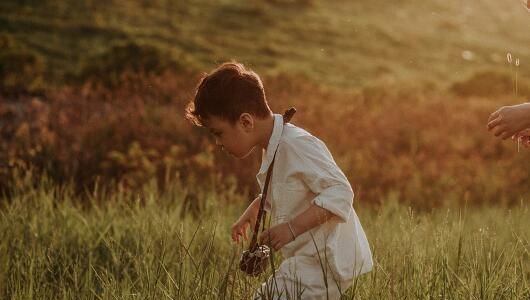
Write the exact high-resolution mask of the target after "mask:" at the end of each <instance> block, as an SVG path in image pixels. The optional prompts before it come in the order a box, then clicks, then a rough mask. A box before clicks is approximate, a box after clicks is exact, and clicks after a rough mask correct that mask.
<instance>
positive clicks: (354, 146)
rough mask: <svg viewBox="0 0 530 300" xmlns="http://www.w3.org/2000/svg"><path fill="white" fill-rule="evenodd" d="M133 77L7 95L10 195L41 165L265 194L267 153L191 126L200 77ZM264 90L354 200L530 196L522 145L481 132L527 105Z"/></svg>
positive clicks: (412, 92)
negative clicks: (291, 109)
mask: <svg viewBox="0 0 530 300" xmlns="http://www.w3.org/2000/svg"><path fill="white" fill-rule="evenodd" d="M128 76H129V79H128V80H126V81H124V82H122V83H121V84H120V85H119V86H118V87H116V88H112V89H108V88H104V87H101V86H99V87H98V86H93V85H89V84H87V85H85V86H83V87H81V88H78V87H74V88H64V89H60V90H57V91H54V92H48V93H47V94H46V95H45V97H44V98H39V97H19V98H17V99H16V100H12V99H11V98H4V99H2V100H1V101H0V116H2V118H1V119H0V120H1V121H0V122H1V123H0V124H2V127H1V128H0V133H1V134H2V140H1V142H0V147H1V150H2V151H1V152H0V157H1V160H2V161H4V162H6V164H7V166H6V165H4V166H3V167H2V166H0V170H2V172H3V175H2V176H3V177H2V178H3V180H2V181H0V182H2V183H3V184H4V185H3V188H4V189H5V188H7V187H8V186H9V183H8V178H9V176H8V175H9V173H10V171H9V170H13V169H15V168H19V169H21V170H24V169H25V168H28V167H35V168H36V169H35V170H44V171H46V172H47V173H48V174H49V175H50V176H51V177H52V178H54V180H56V181H58V182H69V181H73V182H75V183H76V184H77V185H78V186H79V188H80V189H83V187H90V186H93V185H94V183H95V181H96V180H97V179H98V178H99V179H100V180H101V183H105V184H109V185H112V183H116V184H119V185H123V187H126V188H132V189H135V188H139V187H141V186H142V184H143V183H145V182H149V181H150V180H151V179H155V180H156V181H157V182H158V184H159V186H160V187H161V188H163V187H164V186H165V182H167V181H168V180H169V179H172V178H180V179H183V180H189V182H190V183H191V182H193V184H199V185H201V184H207V185H208V184H210V183H211V182H212V181H211V180H213V179H212V178H218V177H219V176H225V177H226V176H231V175H232V176H235V177H236V178H237V179H238V181H239V183H240V185H239V187H240V188H241V189H242V190H243V189H245V190H248V191H249V192H251V193H257V192H258V191H257V190H256V182H255V177H254V175H255V174H256V172H257V170H258V167H259V162H260V153H259V151H256V152H255V153H253V155H251V156H250V157H249V158H247V159H245V160H241V161H238V160H236V159H233V158H230V157H228V155H226V154H223V153H222V152H221V151H219V150H216V149H215V148H214V142H213V140H212V138H211V137H210V136H209V135H208V134H207V131H206V130H202V129H200V128H194V127H192V126H191V125H190V124H188V123H187V122H186V121H185V120H184V118H183V111H184V107H185V104H186V103H187V101H188V100H189V99H191V97H192V95H193V87H194V86H195V84H196V82H197V75H189V74H187V73H180V74H174V73H164V74H162V75H140V74H136V75H135V74H131V75H128ZM265 86H266V89H267V95H268V99H269V101H270V103H271V105H272V108H273V110H274V111H276V112H282V111H283V110H284V109H286V108H287V107H288V106H291V105H293V106H295V107H297V109H298V113H297V114H296V115H295V117H294V119H293V123H294V124H296V125H299V126H301V127H303V128H305V129H307V130H308V131H309V132H311V133H313V134H315V135H316V136H317V137H319V138H320V139H322V140H323V141H324V142H325V143H326V144H327V145H328V147H329V148H330V150H331V153H332V154H333V155H334V157H335V160H336V161H337V163H338V164H339V166H340V167H341V168H342V169H343V170H344V172H345V174H346V175H347V177H348V178H349V179H350V181H351V183H352V186H353V189H354V192H355V194H356V201H364V202H370V203H380V202H381V201H383V200H382V199H385V198H386V197H387V196H388V195H390V194H392V195H396V197H397V198H399V200H400V201H402V202H406V203H410V204H411V205H414V206H415V207H423V208H430V207H432V206H436V205H440V204H442V203H444V202H460V201H462V199H465V200H466V201H469V202H479V203H498V202H502V203H519V202H520V200H521V199H528V196H529V194H528V189H527V186H528V183H527V179H528V176H529V173H528V172H529V171H528V167H527V166H528V164H527V160H526V153H527V152H526V150H524V149H523V150H522V152H520V153H518V152H517V147H516V145H515V143H510V142H501V141H497V140H496V139H494V138H493V137H492V136H491V134H489V133H488V132H487V131H486V129H485V122H486V120H487V117H488V115H489V113H491V111H493V110H494V109H495V108H496V107H498V106H499V105H501V104H502V105H504V104H508V103H510V102H512V103H516V102H518V101H521V100H519V99H516V98H511V97H504V98H502V97H499V98H498V99H495V100H492V99H488V98H479V97H462V96H450V95H446V94H438V93H435V92H432V91H431V90H430V87H429V86H419V85H410V84H409V85H403V84H402V85H373V86H370V87H367V88H365V89H364V90H363V91H361V92H359V93H346V92H342V93H340V92H333V91H324V90H322V89H320V88H318V87H316V86H314V85H311V84H308V83H304V82H302V81H300V80H297V79H293V78H289V77H287V76H284V75H281V76H277V77H270V78H265ZM215 180H216V179H215Z"/></svg>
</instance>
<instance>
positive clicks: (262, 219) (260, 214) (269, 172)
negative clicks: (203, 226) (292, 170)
mask: <svg viewBox="0 0 530 300" xmlns="http://www.w3.org/2000/svg"><path fill="white" fill-rule="evenodd" d="M295 113H296V109H295V108H294V107H291V108H289V109H288V110H286V111H285V113H284V114H283V123H284V124H285V123H288V122H289V121H291V118H292V117H293V115H294V114H295ZM276 151H278V148H276V150H275V151H274V156H273V157H272V162H271V164H270V166H269V168H268V169H267V177H266V179H265V185H264V186H263V191H262V194H261V199H260V203H259V211H258V217H257V218H256V224H255V225H254V232H253V233H252V241H251V242H250V245H249V250H250V251H251V252H252V251H254V250H255V249H256V247H258V233H259V228H260V225H261V224H260V223H261V222H263V227H262V229H261V231H263V230H264V229H265V216H266V214H265V209H264V206H265V200H266V199H267V191H268V189H269V183H270V180H271V175H272V169H273V166H274V160H275V159H276Z"/></svg>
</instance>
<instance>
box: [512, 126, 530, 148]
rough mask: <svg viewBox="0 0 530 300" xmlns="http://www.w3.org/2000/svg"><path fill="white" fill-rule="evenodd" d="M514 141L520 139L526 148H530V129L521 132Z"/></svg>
mask: <svg viewBox="0 0 530 300" xmlns="http://www.w3.org/2000/svg"><path fill="white" fill-rule="evenodd" d="M514 139H516V140H517V139H520V140H521V144H523V146H525V147H526V148H530V128H527V129H524V130H522V131H520V132H519V133H518V134H517V135H515V136H514Z"/></svg>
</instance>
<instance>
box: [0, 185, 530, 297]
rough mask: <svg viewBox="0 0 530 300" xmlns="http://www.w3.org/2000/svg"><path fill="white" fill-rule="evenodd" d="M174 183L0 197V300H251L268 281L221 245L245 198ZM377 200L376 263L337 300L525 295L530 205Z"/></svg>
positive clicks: (529, 290)
mask: <svg viewBox="0 0 530 300" xmlns="http://www.w3.org/2000/svg"><path fill="white" fill-rule="evenodd" d="M171 187H172V188H170V189H168V190H167V191H166V192H164V193H159V192H157V189H156V188H154V186H152V185H151V186H150V185H146V186H145V188H144V190H143V191H141V192H137V193H129V192H125V191H114V192H110V191H105V190H101V189H99V190H97V189H96V190H93V191H91V192H88V193H87V194H88V195H89V198H90V203H88V204H87V203H85V204H84V205H81V204H80V202H79V201H77V199H75V198H74V197H73V196H72V195H73V192H72V189H71V188H69V187H68V186H56V185H54V184H52V183H51V182H50V181H47V180H46V179H43V180H42V181H41V182H40V184H39V185H38V186H35V187H29V186H28V187H24V188H23V189H22V188H18V189H16V192H15V193H13V195H14V196H13V197H10V198H9V199H8V198H5V197H4V198H2V199H0V201H1V202H0V203H1V208H0V236H1V237H2V239H0V297H1V298H4V299H61V298H62V299H248V298H249V297H250V296H251V295H252V294H253V292H254V290H255V289H256V288H257V287H258V285H259V283H260V282H261V281H262V280H265V278H266V276H267V274H265V275H263V276H261V277H260V278H249V277H246V276H244V275H243V274H242V273H241V272H240V271H238V268H237V262H238V259H239V255H240V252H241V250H242V248H243V245H234V244H232V243H231V242H230V241H229V227H230V224H231V222H232V221H233V220H235V218H236V217H237V216H238V213H239V212H240V211H241V209H242V207H241V205H242V204H243V203H244V202H245V201H244V197H242V196H241V195H239V194H238V193H237V192H235V190H234V189H226V190H225V191H224V192H223V191H216V190H215V189H212V190H203V191H197V190H195V191H192V190H191V189H190V188H189V187H186V186H183V185H181V184H178V183H175V184H173V185H171ZM192 192H193V193H195V197H196V201H200V202H203V203H204V205H203V209H202V210H201V213H200V216H199V217H198V218H194V217H193V214H191V213H190V212H189V209H188V208H186V206H185V205H184V201H185V198H186V196H187V195H190V194H191V193H192ZM219 198H232V199H234V200H235V201H234V204H231V205H228V206H227V205H225V204H224V203H223V201H222V200H219ZM383 202H385V204H383V205H382V206H380V207H373V206H372V207H365V206H364V205H362V204H357V206H356V210H357V211H358V213H359V215H360V218H361V221H362V223H363V225H364V228H365V230H366V232H367V235H368V238H369V241H370V245H371V248H372V250H373V253H374V262H375V266H374V270H373V271H372V272H371V273H368V274H366V275H363V276H361V277H360V278H358V279H356V280H355V282H354V285H353V287H352V288H350V289H349V290H348V291H346V292H345V295H344V299H528V297H529V296H530V283H529V280H530V252H529V251H530V240H529V237H530V212H529V208H528V205H527V203H521V204H520V205H517V206H515V207H512V208H505V207H500V206H499V207H477V206H469V207H464V208H460V209H457V208H451V207H444V208H437V209H433V210H432V211H430V212H422V213H419V212H416V211H415V210H413V209H411V208H409V207H406V206H403V205H401V204H397V203H396V202H395V201H393V200H392V199H386V200H385V201H383ZM237 203H239V204H237ZM240 204H241V205H240Z"/></svg>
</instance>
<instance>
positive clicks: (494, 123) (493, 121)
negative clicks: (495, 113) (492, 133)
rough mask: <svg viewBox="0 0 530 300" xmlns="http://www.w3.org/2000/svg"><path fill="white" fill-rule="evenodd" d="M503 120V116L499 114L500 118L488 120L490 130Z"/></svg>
mask: <svg viewBox="0 0 530 300" xmlns="http://www.w3.org/2000/svg"><path fill="white" fill-rule="evenodd" d="M501 121H502V116H499V117H498V118H495V119H493V120H491V121H489V122H488V130H492V129H493V128H495V127H496V126H498V125H499V124H500V123H501Z"/></svg>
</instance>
